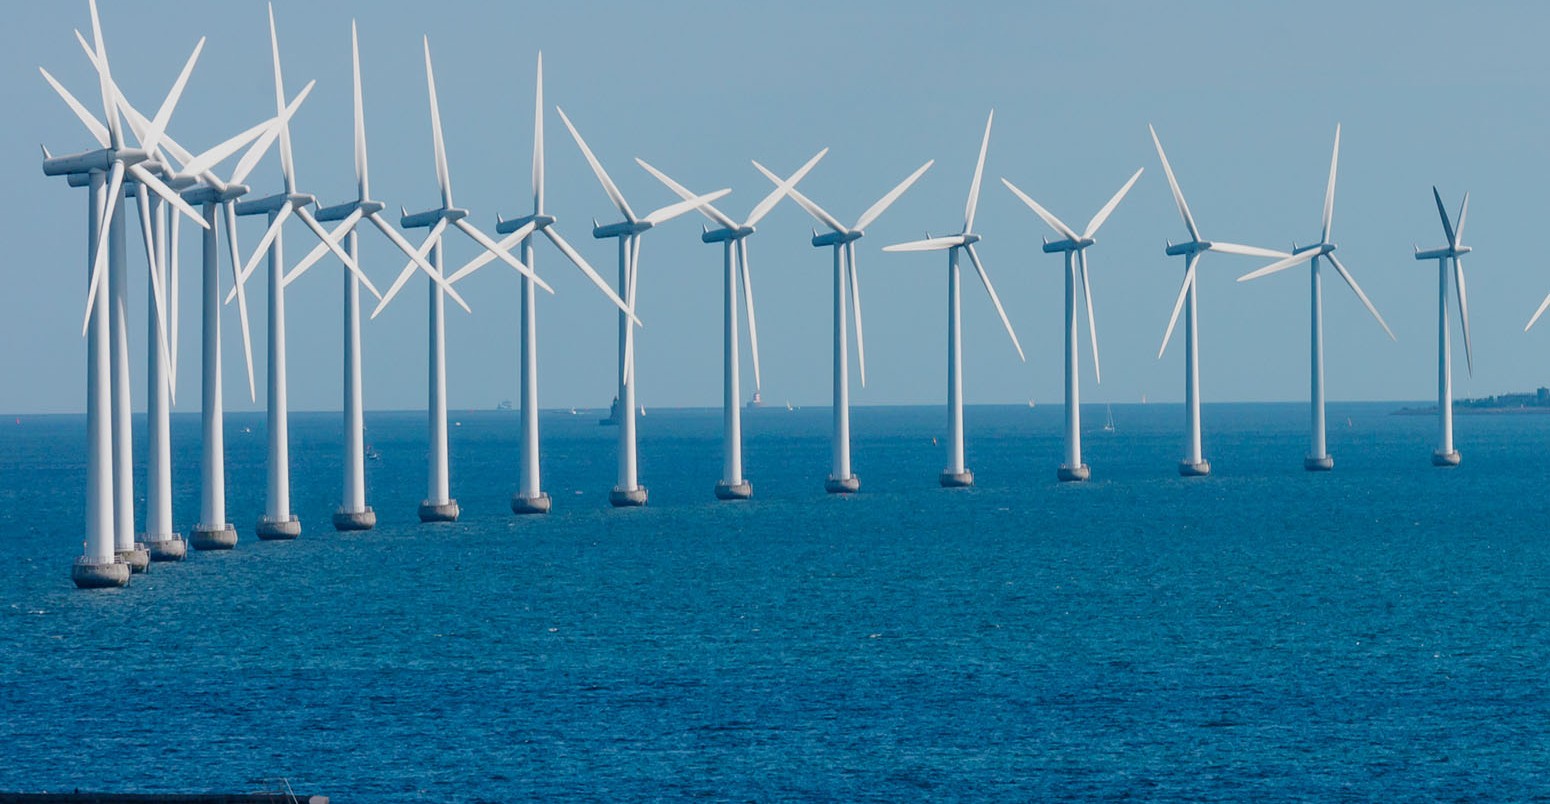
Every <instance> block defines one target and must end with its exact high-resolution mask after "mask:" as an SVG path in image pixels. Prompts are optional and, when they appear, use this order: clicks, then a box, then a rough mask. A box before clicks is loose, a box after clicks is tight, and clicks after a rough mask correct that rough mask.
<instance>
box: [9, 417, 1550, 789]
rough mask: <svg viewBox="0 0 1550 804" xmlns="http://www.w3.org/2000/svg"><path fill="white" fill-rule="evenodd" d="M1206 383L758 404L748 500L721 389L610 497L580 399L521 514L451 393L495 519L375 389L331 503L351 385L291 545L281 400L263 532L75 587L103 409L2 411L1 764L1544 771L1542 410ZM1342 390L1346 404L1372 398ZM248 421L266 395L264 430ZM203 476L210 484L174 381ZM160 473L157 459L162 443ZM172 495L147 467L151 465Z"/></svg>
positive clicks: (250, 455)
mask: <svg viewBox="0 0 1550 804" xmlns="http://www.w3.org/2000/svg"><path fill="white" fill-rule="evenodd" d="M1390 407H1391V406H1388V405H1335V406H1332V407H1331V411H1330V423H1331V432H1330V448H1331V451H1332V452H1333V453H1334V454H1335V456H1336V460H1337V462H1338V465H1337V468H1336V470H1335V471H1334V472H1332V473H1329V474H1310V473H1307V472H1305V471H1303V469H1302V456H1303V453H1304V451H1305V449H1306V445H1305V440H1306V434H1305V427H1306V410H1305V408H1304V407H1303V406H1295V405H1250V406H1234V405H1223V406H1207V408H1206V413H1205V416H1206V425H1207V432H1206V441H1207V453H1208V457H1209V458H1210V459H1211V461H1212V463H1213V465H1214V468H1215V471H1216V474H1215V475H1213V476H1212V477H1210V478H1205V479H1188V480H1186V479H1183V478H1180V477H1178V476H1177V474H1176V472H1175V470H1174V466H1175V464H1176V462H1177V460H1178V458H1179V457H1180V455H1181V452H1182V443H1181V442H1182V439H1181V426H1182V410H1181V409H1180V408H1179V407H1178V406H1167V405H1150V406H1116V407H1115V408H1114V417H1115V419H1116V422H1117V425H1118V426H1117V431H1116V432H1113V433H1106V432H1103V431H1102V430H1101V429H1100V427H1101V423H1102V421H1103V418H1104V417H1103V409H1102V408H1101V407H1089V408H1088V409H1087V410H1086V416H1087V419H1088V427H1087V430H1088V432H1087V434H1086V453H1087V454H1086V459H1087V462H1088V463H1089V464H1091V466H1092V468H1093V481H1092V482H1090V483H1087V484H1083V485H1065V486H1061V485H1057V484H1056V483H1055V480H1054V474H1055V472H1054V470H1055V466H1056V464H1058V463H1059V460H1060V455H1061V447H1060V416H1061V413H1060V409H1059V408H1058V407H1054V406H1051V407H1039V408H1036V409H1027V408H993V407H991V408H970V409H969V411H968V414H967V422H968V430H969V438H970V443H969V459H970V460H969V463H970V466H971V468H972V469H973V470H974V471H975V473H976V475H977V480H978V483H979V485H978V487H976V488H974V489H970V490H953V491H949V490H943V489H941V488H939V487H938V486H937V483H936V475H937V472H938V471H939V469H940V468H941V465H942V457H943V456H942V450H941V448H940V447H938V446H934V445H933V444H932V437H933V436H938V437H940V436H942V435H943V433H944V431H945V426H944V425H945V421H944V419H945V416H944V414H943V412H942V410H941V409H939V408H918V409H915V408H897V409H888V408H873V409H868V408H860V409H857V410H856V411H855V412H854V415H853V422H854V428H855V434H856V440H855V448H854V462H855V468H856V472H857V473H858V474H859V475H860V476H861V478H862V483H863V486H862V491H861V493H860V494H858V495H856V496H855V497H852V498H837V497H830V496H828V495H825V494H824V493H823V488H822V481H823V477H824V475H825V474H826V473H827V470H828V425H829V419H828V416H829V414H828V411H827V410H825V409H806V410H798V411H796V412H787V411H786V410H784V409H783V408H782V409H778V410H759V411H753V412H750V414H749V415H747V416H746V417H745V420H744V421H745V426H746V431H747V437H746V448H745V453H746V460H747V472H748V475H749V477H750V478H751V479H752V481H753V483H754V488H755V499H754V500H752V501H750V502H747V503H718V502H716V501H715V500H714V498H713V497H712V495H711V491H712V487H713V486H714V484H715V481H716V479H717V476H718V475H719V470H720V413H719V412H716V411H651V412H650V415H649V416H647V417H646V418H645V419H643V420H641V425H640V432H641V447H640V453H641V477H642V480H643V482H644V483H645V484H646V485H648V486H649V487H650V488H651V505H650V507H648V508H645V509H639V510H617V511H616V510H612V509H610V508H609V507H608V504H607V492H608V489H609V487H610V486H611V485H612V482H613V473H614V446H613V444H614V442H613V438H614V436H613V431H612V430H611V429H608V428H602V427H599V426H597V424H596V412H593V413H592V414H590V415H580V416H574V417H573V416H570V415H566V414H563V413H558V412H556V413H552V414H550V413H546V414H545V418H544V435H545V439H546V440H545V442H544V467H545V471H546V475H545V484H544V485H545V486H546V488H547V490H548V491H549V492H550V493H551V494H552V495H553V496H554V499H555V510H554V513H552V514H551V515H549V516H547V517H536V518H524V519H520V520H519V519H517V518H515V517H513V516H511V514H510V513H509V509H508V508H507V498H508V497H509V495H510V493H511V492H512V491H513V490H514V488H515V456H516V449H517V445H516V417H515V415H514V414H512V413H509V412H505V413H496V412H477V413H466V412H465V413H454V414H453V418H454V419H455V420H458V421H460V422H461V424H460V426H455V427H453V428H452V461H453V470H452V477H453V494H454V496H455V497H457V498H458V499H459V500H460V502H461V503H462V506H463V511H464V516H463V519H462V521H460V522H458V523H456V524H453V525H437V526H423V525H420V524H419V523H418V521H417V520H416V518H415V506H416V505H417V504H418V502H419V501H420V499H421V498H422V497H423V496H424V478H425V465H424V454H425V424H424V420H423V417H422V416H420V415H418V414H369V415H368V417H367V423H368V426H369V428H370V430H369V432H368V434H367V440H368V441H370V442H371V443H372V444H373V445H374V446H375V447H376V449H377V450H378V451H379V452H380V453H381V460H380V461H376V462H372V463H371V464H370V465H369V468H368V479H369V483H370V489H371V490H370V500H371V503H372V504H373V505H374V506H375V508H376V510H377V513H378V517H379V522H380V524H379V526H378V528H377V529H376V530H375V531H372V532H369V533H364V534H350V535H344V534H337V533H335V532H333V530H332V528H331V527H330V526H329V524H328V523H329V515H330V514H331V513H332V511H333V509H334V507H335V504H336V502H337V497H338V493H339V485H340V475H341V471H340V465H339V463H340V455H339V448H338V446H337V445H338V443H339V437H340V425H339V422H338V416H337V414H327V415H325V414H301V415H297V416H295V417H293V419H292V429H291V434H292V439H293V443H292V457H293V461H294V467H293V474H292V479H293V501H294V507H295V510H296V513H297V514H298V515H299V516H300V517H301V519H302V523H303V526H304V528H305V532H304V534H303V537H302V538H301V539H300V540H298V541H295V542H291V543H261V542H259V541H257V540H256V539H255V538H254V537H253V536H252V525H253V522H254V521H255V519H256V518H257V515H258V513H259V512H260V510H261V507H262V494H263V488H262V487H263V448H264V440H263V439H264V436H263V429H264V428H263V422H262V419H261V417H258V416H232V417H231V418H230V419H229V420H228V431H227V432H228V447H229V451H230V454H229V468H228V474H227V477H228V482H229V484H230V496H229V502H228V505H229V509H230V511H231V516H232V518H233V519H234V520H235V524H236V525H237V528H238V531H239V533H240V534H241V539H242V541H241V543H240V544H239V545H238V548H237V549H236V550H234V551H232V552H229V553H218V554H208V553H200V554H194V555H191V556H190V558H189V560H188V561H186V562H184V563H182V564H176V565H156V566H154V567H153V568H152V571H151V572H150V573H149V574H148V575H142V576H136V577H135V579H134V582H133V583H132V584H131V585H130V586H129V587H128V588H126V589H123V590H117V591H110V592H81V591H77V590H75V589H74V588H73V587H72V586H71V584H70V581H69V564H70V561H71V560H72V558H73V557H74V556H75V555H76V554H78V553H79V552H80V549H79V544H80V541H81V530H80V529H81V522H82V514H81V504H82V489H83V488H84V481H83V468H84V467H83V463H82V458H83V455H84V453H83V445H84V435H85V426H84V419H82V418H80V417H22V419H21V420H20V421H19V422H17V423H14V424H13V423H12V422H11V421H9V419H8V420H7V421H6V423H5V425H4V426H3V427H0V790H42V789H53V790H59V789H69V788H75V787H80V788H82V789H88V788H89V789H112V790H123V791H150V792H156V791H184V792H187V791H202V790H225V791H232V790H251V789H259V788H264V787H271V786H273V785H274V784H275V781H274V780H277V779H279V778H282V777H283V778H286V779H288V780H289V781H290V784H291V785H292V786H293V787H295V788H296V789H297V790H298V791H299V792H310V793H322V794H326V795H330V796H333V797H334V800H335V801H400V800H427V801H469V800H486V801H507V800H512V799H521V798H540V797H543V798H554V797H571V798H577V797H580V798H593V799H641V798H649V799H657V798H678V797H688V796H705V797H710V798H714V799H740V800H750V799H751V800H770V799H814V798H831V799H858V798H871V799H884V800H898V799H910V798H920V797H940V798H965V799H993V798H1000V799H1047V798H1054V797H1067V798H1078V797H1080V798H1093V797H1125V796H1135V797H1142V798H1147V799H1191V800H1200V799H1217V800H1241V799H1245V798H1289V797H1302V798H1317V799H1330V798H1341V797H1356V798H1364V799H1393V798H1416V797H1423V798H1461V797H1485V798H1498V799H1524V798H1531V797H1535V796H1541V797H1542V796H1544V795H1546V794H1550V776H1547V773H1546V770H1545V768H1546V767H1547V763H1546V761H1545V760H1546V757H1550V682H1547V668H1550V603H1547V601H1550V527H1547V524H1550V495H1547V494H1546V491H1545V490H1546V489H1547V488H1550V461H1547V460H1546V457H1547V456H1550V417H1540V416H1472V417H1460V419H1459V420H1458V428H1457V429H1458V439H1459V448H1460V450H1461V451H1462V452H1463V455H1464V463H1463V465H1462V466H1461V467H1460V468H1458V469H1456V470H1439V469H1435V468H1433V467H1432V466H1431V465H1430V463H1429V460H1428V456H1429V454H1430V450H1431V448H1432V444H1431V443H1430V442H1431V440H1432V436H1433V431H1434V422H1433V420H1432V419H1428V418H1417V417H1401V416H1389V415H1387V414H1388V412H1389V409H1390ZM1348 419H1349V423H1348ZM244 427H250V428H251V432H242V430H243V428H244ZM174 436H175V444H174V455H175V458H176V461H177V466H178V471H177V474H176V477H175V482H176V484H177V497H176V511H177V517H178V522H179V523H180V525H181V526H182V528H183V529H185V530H186V529H187V528H188V527H189V526H190V524H189V523H192V522H193V520H194V519H195V518H196V516H197V514H198V510H197V509H198V487H197V484H198V474H197V459H198V457H197V456H198V422H197V419H196V418H193V417H182V416H180V417H177V418H176V419H175V423H174ZM136 480H137V483H140V482H142V481H143V477H141V476H137V478H136ZM140 491H141V493H142V494H143V486H142V487H141V490H140Z"/></svg>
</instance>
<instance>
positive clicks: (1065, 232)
mask: <svg viewBox="0 0 1550 804" xmlns="http://www.w3.org/2000/svg"><path fill="white" fill-rule="evenodd" d="M1001 183H1002V184H1005V185H1006V189H1008V190H1011V191H1012V194H1013V195H1015V196H1017V197H1018V198H1020V199H1022V202H1023V203H1024V204H1027V205H1028V208H1029V209H1031V210H1033V212H1034V214H1036V215H1038V216H1039V217H1040V218H1042V219H1044V222H1045V223H1046V224H1048V225H1049V228H1051V229H1054V230H1055V232H1056V233H1057V234H1059V235H1062V236H1063V237H1066V238H1067V239H1070V240H1081V239H1082V237H1081V235H1079V234H1077V233H1076V232H1075V231H1074V230H1073V229H1072V228H1071V227H1069V226H1067V225H1066V224H1065V223H1064V222H1063V221H1061V220H1060V219H1059V218H1057V217H1055V216H1054V215H1053V214H1051V213H1050V211H1049V210H1047V209H1045V208H1044V207H1041V206H1039V202H1037V201H1035V200H1033V199H1032V198H1029V197H1028V194H1027V193H1025V192H1023V191H1022V190H1019V189H1017V185H1015V184H1013V183H1011V182H1009V181H1007V180H1006V179H1005V178H1002V179H1001Z"/></svg>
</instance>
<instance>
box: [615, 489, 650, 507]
mask: <svg viewBox="0 0 1550 804" xmlns="http://www.w3.org/2000/svg"><path fill="white" fill-rule="evenodd" d="M646 497H647V491H646V487H645V486H636V487H635V488H633V489H624V488H619V487H617V486H616V487H614V488H613V490H611V491H609V492H608V503H609V504H610V505H612V506H613V507H615V508H639V507H641V506H643V505H645V504H646Z"/></svg>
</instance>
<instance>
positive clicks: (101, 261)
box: [40, 2, 197, 588]
mask: <svg viewBox="0 0 1550 804" xmlns="http://www.w3.org/2000/svg"><path fill="white" fill-rule="evenodd" d="M90 9H91V19H92V33H93V36H94V38H95V42H96V44H95V49H94V53H93V57H94V59H93V60H94V62H95V63H97V64H98V65H100V69H99V73H98V78H99V84H100V88H101V91H102V104H103V111H104V116H105V119H106V125H104V124H103V123H102V122H99V121H97V120H96V118H95V117H93V116H92V115H91V113H90V112H88V111H86V108H85V107H84V106H82V105H81V104H80V103H79V102H78V101H76V100H75V98H74V97H73V96H71V95H70V93H69V92H67V91H65V90H64V88H63V87H62V86H60V85H59V83H58V82H57V81H55V80H54V79H53V77H52V76H49V75H48V73H47V71H42V72H43V75H44V77H45V78H46V79H47V80H48V82H49V83H50V84H51V85H52V86H53V87H54V89H55V90H56V91H57V92H58V93H59V94H60V97H61V98H63V99H64V100H65V102H66V104H67V105H68V106H69V107H70V109H71V111H73V112H74V113H75V115H76V117H77V118H79V119H80V120H81V122H82V123H83V124H84V125H85V126H86V128H87V130H88V131H89V132H90V133H91V134H92V136H93V138H94V139H95V140H96V141H97V143H98V145H99V146H100V148H99V149H98V150H95V151H88V152H85V153H80V154H73V155H69V156H63V157H53V156H52V155H50V154H49V153H48V151H47V149H45V150H44V161H43V172H44V175H48V176H67V177H68V176H70V175H72V174H87V176H88V178H87V180H86V185H87V186H88V187H89V188H90V193H89V196H88V255H89V256H88V289H87V304H86V321H85V324H84V326H83V330H84V331H83V334H84V335H85V336H86V338H87V383H86V384H87V400H86V408H87V434H88V447H87V500H86V541H85V549H84V551H83V555H82V556H81V557H79V558H78V559H76V562H75V564H74V565H73V567H72V570H71V577H72V579H73V580H74V582H75V584H76V585H77V586H79V587H82V588H102V587H110V586H123V585H124V584H126V583H128V582H129V573H130V566H129V563H128V562H127V561H126V560H125V557H124V556H123V555H121V554H122V553H125V552H136V551H135V544H134V530H133V525H134V522H133V517H134V509H133V496H132V494H133V490H132V487H131V486H130V484H131V483H132V482H133V479H132V477H130V474H129V471H128V468H127V467H128V463H129V460H128V458H129V455H128V452H127V450H128V443H127V442H128V433H127V429H128V423H129V422H128V415H127V407H128V352H127V346H128V345H127V337H128V332H127V324H126V322H125V321H124V320H123V316H124V314H125V313H127V299H125V298H124V296H123V294H124V293H126V292H127V288H126V287H125V281H126V279H127V278H120V279H119V280H118V281H116V282H115V281H114V280H112V279H110V277H109V276H108V275H109V274H112V273H115V272H118V273H119V274H122V272H123V270H124V254H123V249H124V241H123V207H122V205H121V204H119V201H120V200H121V199H122V197H123V194H124V182H125V180H126V177H128V178H132V179H133V180H134V181H136V182H138V183H139V184H141V185H142V186H144V187H145V188H146V189H148V190H150V191H152V192H155V193H156V194H157V195H158V196H160V197H162V198H164V199H166V200H167V201H168V202H169V203H171V204H173V206H174V207H175V208H177V209H178V210H179V211H181V212H184V213H185V214H190V215H193V216H197V213H194V211H193V209H192V208H190V207H189V206H188V205H187V204H185V203H183V201H182V199H181V198H178V196H177V194H176V193H175V192H173V191H172V189H171V188H169V187H167V186H166V184H164V183H163V182H162V181H161V180H160V179H157V178H156V176H155V175H154V174H153V172H152V170H151V169H150V167H148V166H147V163H150V165H151V166H152V167H158V169H159V166H156V165H155V162H154V154H155V151H156V141H157V140H158V139H159V138H160V136H161V135H160V128H157V129H154V130H152V131H150V132H147V134H146V136H145V137H144V138H143V139H141V143H140V147H138V148H128V147H126V146H125V144H124V139H123V132H122V126H121V125H120V116H119V113H118V108H117V107H118V101H117V89H116V87H115V86H114V85H113V83H112V79H111V75H110V74H109V73H108V71H107V53H106V48H105V46H104V43H103V39H102V28H101V24H100V22H99V21H98V16H97V7H96V3H95V2H93V3H91V4H90ZM83 44H84V40H83ZM88 49H92V48H90V47H88ZM40 71H41V68H40ZM166 114H167V115H168V116H170V114H171V110H170V108H169V109H167V111H166ZM165 124H166V120H165V117H163V118H162V119H161V120H160V126H161V127H164V126H165ZM152 257H153V265H152V267H153V270H152V272H151V274H152V282H153V283H155V282H156V280H157V279H158V277H157V275H156V272H155V271H154V253H152ZM110 263H111V264H110ZM109 284H111V285H112V286H113V287H110V288H104V285H109ZM115 291H117V292H118V294H119V295H118V297H117V298H116V299H114V298H113V296H114V292H115ZM156 295H157V296H162V294H160V293H159V292H157V294H156ZM110 306H111V308H113V309H114V310H116V312H117V315H114V314H112V313H110ZM110 329H113V330H117V331H118V333H117V334H118V336H119V337H118V341H119V343H118V347H119V348H115V346H114V343H113V341H114V338H113V333H110ZM152 348H159V349H160V350H161V351H162V353H163V354H165V353H166V350H167V343H166V340H165V338H162V339H161V340H160V341H159V343H157V344H155V345H153V346H152ZM120 351H121V353H120V354H119V357H120V359H119V360H118V361H117V362H118V363H119V365H118V366H116V367H115V366H113V365H112V364H113V363H114V361H113V360H112V359H111V357H112V356H110V354H109V353H110V352H120ZM114 369H119V370H117V371H115V370H114ZM115 375H117V376H115ZM118 380H122V386H123V387H122V391H121V393H120V392H117V391H116V390H115V389H114V387H113V385H114V383H115V381H118ZM115 397H121V398H122V401H123V408H124V410H123V415H122V416H118V415H116V414H118V413H119V411H117V410H114V407H115ZM118 419H121V420H122V424H123V427H122V429H123V431H124V432H123V437H122V439H116V438H115V432H114V431H115V429H119V428H118V427H116V425H117V424H118V421H117V420H118ZM115 441H119V443H118V444H116V443H115ZM119 453H122V460H121V461H120V455H119ZM116 464H121V466H122V471H118V470H119V469H120V466H118V465H116ZM115 487H116V488H115ZM126 533H127V541H128V544H127V545H125V544H124V543H123V542H124V541H125V534H126ZM126 548H127V549H126ZM145 558H146V560H147V561H148V560H149V555H148V554H146V555H145Z"/></svg>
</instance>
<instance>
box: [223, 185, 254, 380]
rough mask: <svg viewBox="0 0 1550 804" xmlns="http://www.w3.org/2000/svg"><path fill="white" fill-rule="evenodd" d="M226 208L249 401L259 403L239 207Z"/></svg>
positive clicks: (227, 240)
mask: <svg viewBox="0 0 1550 804" xmlns="http://www.w3.org/2000/svg"><path fill="white" fill-rule="evenodd" d="M222 206H224V207H225V208H226V245H227V247H228V248H229V249H230V251H231V278H232V289H231V290H232V293H234V294H236V297H237V318H238V319H239V321H240V322H241V324H242V357H243V360H244V365H246V366H247V369H248V400H249V401H251V402H257V401H258V384H257V383H256V382H254V380H253V337H252V334H251V332H250V331H249V327H248V294H247V292H246V291H245V290H244V289H243V287H244V285H245V283H246V282H247V277H246V276H244V275H243V274H242V260H241V259H240V253H241V252H240V250H239V249H238V247H237V205H236V203H235V202H233V201H228V202H226V203H225V204H223V205H222Z"/></svg>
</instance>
